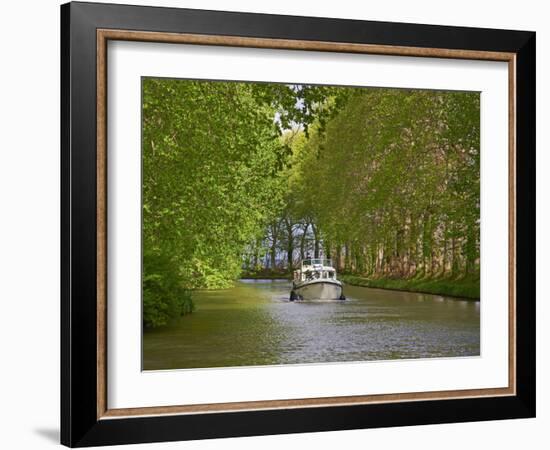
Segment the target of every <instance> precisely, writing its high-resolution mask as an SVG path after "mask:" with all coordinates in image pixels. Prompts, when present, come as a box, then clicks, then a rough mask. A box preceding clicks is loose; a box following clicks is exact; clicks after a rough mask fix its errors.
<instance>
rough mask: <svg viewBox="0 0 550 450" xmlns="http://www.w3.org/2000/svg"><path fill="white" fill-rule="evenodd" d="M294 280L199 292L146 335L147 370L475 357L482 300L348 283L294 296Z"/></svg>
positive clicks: (239, 284) (244, 283)
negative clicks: (337, 293) (189, 308)
mask: <svg viewBox="0 0 550 450" xmlns="http://www.w3.org/2000/svg"><path fill="white" fill-rule="evenodd" d="M289 291H290V282H289V281H286V280H241V281H238V282H237V283H236V285H235V287H233V288H230V289H225V290H218V291H198V292H195V293H194V295H193V300H194V302H195V305H196V310H195V312H194V313H193V314H189V315H186V316H183V317H181V318H180V319H178V320H176V321H174V322H173V323H172V324H170V325H169V326H166V327H163V328H159V329H155V330H151V331H146V332H144V334H143V368H144V370H158V369H187V368H207V367H231V366H258V365H270V364H304V363H320V362H338V361H374V360H390V359H410V358H436V357H457V356H475V355H479V352H480V311H479V302H478V301H471V300H461V299H456V298H450V297H443V296H438V295H428V294H418V293H412V292H402V291H390V290H382V289H371V288H365V287H356V286H349V285H346V286H345V291H344V292H345V295H346V297H347V300H345V301H327V302H289V301H288V297H289Z"/></svg>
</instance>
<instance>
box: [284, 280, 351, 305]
mask: <svg viewBox="0 0 550 450" xmlns="http://www.w3.org/2000/svg"><path fill="white" fill-rule="evenodd" d="M294 292H295V293H296V296H297V297H298V299H299V300H340V299H342V283H340V282H339V281H326V280H315V281H308V282H304V283H300V284H296V285H294Z"/></svg>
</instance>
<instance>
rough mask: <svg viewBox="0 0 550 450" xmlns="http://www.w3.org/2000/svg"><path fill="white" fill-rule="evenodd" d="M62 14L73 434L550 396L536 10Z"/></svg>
mask: <svg viewBox="0 0 550 450" xmlns="http://www.w3.org/2000/svg"><path fill="white" fill-rule="evenodd" d="M61 27H62V28H61V55H62V70H61V73H62V80H61V83H62V89H61V114H62V117H61V119H62V120H61V122H62V130H61V138H62V139H61V140H62V155H61V173H62V180H61V187H62V189H61V191H62V192H61V202H62V230H61V233H62V247H61V253H62V280H61V287H62V289H61V291H62V298H61V302H62V317H61V340H62V342H61V354H62V367H61V368H62V378H61V386H62V398H61V409H62V411H61V419H62V423H61V430H62V433H61V440H62V443H63V444H65V445H68V446H91V445H107V444H124V443H138V442H155V441H171V440H186V439H204V438H214V437H229V436H247V435H263V434H277V433H295V432H312V431H325V430H343V429H353V428H368V427H385V426H399V425H416V424H428V423H443V422H462V421H479V420H492V419H507V418H519V417H524V418H525V417H533V416H534V415H535V301H534V299H535V279H534V278H535V270H534V266H535V233H534V227H535V192H534V186H535V181H534V173H535V172H534V165H535V33H533V32H527V31H508V30H493V29H476V28H458V27H446V26H431V25H430V26H429V25H416V24H401V23H382V22H369V21H353V20H341V19H328V18H327V19H325V18H311V17H291V16H275V15H263V14H250V13H230V12H215V11H201V10H189V9H171V8H153V7H138V6H126V5H110V4H93V3H69V4H66V5H63V6H62V7H61Z"/></svg>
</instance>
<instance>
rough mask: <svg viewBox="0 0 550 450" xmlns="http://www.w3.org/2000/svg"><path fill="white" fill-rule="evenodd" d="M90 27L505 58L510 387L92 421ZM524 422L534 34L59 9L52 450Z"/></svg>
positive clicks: (531, 354)
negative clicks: (512, 327)
mask: <svg viewBox="0 0 550 450" xmlns="http://www.w3.org/2000/svg"><path fill="white" fill-rule="evenodd" d="M98 28H107V29H109V28H110V29H121V30H140V31H156V32H177V33H196V34H211V35H227V36H245V37H259V38H278V39H297V40H312V41H332V42H345V43H363V44H379V45H395V46H410V47H426V48H446V49H463V50H481V51H496V52H512V53H516V56H517V60H516V70H517V72H516V93H517V94H516V123H517V127H516V193H517V197H516V198H517V203H516V216H517V217H516V242H517V245H516V246H517V251H516V265H517V269H516V270H517V283H516V299H517V306H516V317H517V324H516V327H517V331H516V345H517V359H516V371H517V372H516V383H517V395H515V396H508V397H485V398H466V399H455V400H432V401H413V402H401V403H387V404H365V405H353V406H331V407H313V408H312V407H308V408H297V409H288V410H276V409H274V410H263V411H244V412H243V411H242V412H230V413H209V414H191V415H189V414H188V415H169V416H152V417H130V418H120V419H101V420H98V419H97V343H96V339H97V331H96V317H97V303H96V302H97V287H96V270H97V254H96V244H97V234H96V231H97V229H96V180H97V178H96V144H97V139H96V30H97V29H98ZM534 416H535V33H534V32H526V31H508V30H494V29H480V28H463V27H447V26H434V25H417V24H404V23H389V22H371V21H357V20H342V19H327V18H311V17H294V16H277V15H266V14H250V13H234V12H219V11H204V10H189V9H175V8H156V7H142V6H127V5H112V4H94V3H80V2H77V3H74V2H73V3H68V4H65V5H62V6H61V443H62V444H64V445H67V446H71V447H82V446H91V445H109V444H127V443H139V442H156V441H176V440H189V439H206V438H216V437H235V436H252V435H266V434H283V433H299V432H317V431H329V430H346V429H357V428H371V427H388V426H402V425H421V424H435V423H446V422H466V421H480V420H494V419H512V418H527V417H534Z"/></svg>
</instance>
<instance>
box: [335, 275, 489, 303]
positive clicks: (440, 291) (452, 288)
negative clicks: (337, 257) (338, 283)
mask: <svg viewBox="0 0 550 450" xmlns="http://www.w3.org/2000/svg"><path fill="white" fill-rule="evenodd" d="M338 278H340V279H341V280H342V281H343V282H344V283H347V284H351V285H353V286H362V287H369V288H377V289H392V290H396V291H409V292H421V293H425V294H435V295H446V296H450V297H460V298H467V299H470V300H479V292H480V291H479V279H476V278H456V279H451V278H428V279H426V278H410V279H390V278H376V279H370V278H364V277H359V276H355V275H345V274H340V275H339V276H338Z"/></svg>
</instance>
